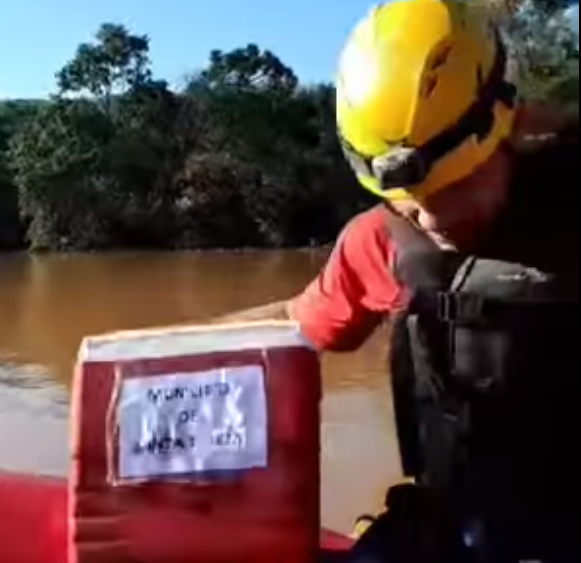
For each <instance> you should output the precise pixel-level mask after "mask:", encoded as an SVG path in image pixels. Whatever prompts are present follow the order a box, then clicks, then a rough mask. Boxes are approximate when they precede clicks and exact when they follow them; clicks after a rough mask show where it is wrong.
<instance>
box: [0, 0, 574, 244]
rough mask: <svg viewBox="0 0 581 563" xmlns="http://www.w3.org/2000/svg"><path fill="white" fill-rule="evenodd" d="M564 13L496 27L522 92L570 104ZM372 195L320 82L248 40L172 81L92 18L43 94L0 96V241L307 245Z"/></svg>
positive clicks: (129, 37)
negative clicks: (516, 64)
mask: <svg viewBox="0 0 581 563" xmlns="http://www.w3.org/2000/svg"><path fill="white" fill-rule="evenodd" d="M563 8H564V6H562V5H560V4H559V3H558V0H550V1H544V2H542V3H537V4H536V5H535V6H534V7H533V8H532V9H529V10H528V11H526V10H525V11H523V12H522V13H520V14H519V16H518V17H513V18H511V20H510V26H509V27H508V28H507V30H508V33H509V36H510V39H511V44H512V47H513V48H514V50H515V52H517V53H518V54H519V59H520V60H521V62H524V63H523V65H522V66H521V69H520V70H521V72H520V76H521V88H522V91H523V92H525V93H526V94H527V95H531V96H533V97H536V98H540V99H550V100H552V101H558V100H562V101H573V102H574V103H575V104H577V105H578V101H579V79H578V73H579V58H578V39H577V36H576V35H575V34H574V33H572V32H571V30H570V26H569V24H567V23H564V22H563V21H560V20H559V21H557V20H555V21H557V23H555V25H552V26H551V25H547V21H548V19H549V16H555V15H556V16H558V18H560V17H561V15H560V14H561V11H562V10H563ZM549 12H550V14H549ZM558 18H557V19H558ZM369 203H370V199H368V196H366V194H365V192H364V190H362V189H359V188H358V186H357V185H356V182H355V180H354V178H353V176H352V174H351V172H350V170H349V169H348V167H347V165H346V163H345V162H344V159H343V157H342V154H341V150H340V148H339V146H338V143H337V139H336V135H335V119H334V90H333V86H332V85H331V84H316V85H308V86H307V85H302V84H300V83H299V80H298V78H297V75H296V74H295V72H294V71H293V69H291V68H290V67H289V66H287V65H286V64H285V63H284V62H283V61H281V60H280V59H279V58H278V57H277V56H276V55H275V54H274V53H272V52H270V51H268V50H263V49H261V48H260V47H259V46H257V45H253V44H250V45H246V46H243V47H241V48H239V49H235V50H232V51H230V52H223V51H220V50H215V51H213V52H212V53H210V56H209V60H208V63H207V66H206V67H205V68H203V69H201V70H199V71H198V72H196V73H195V74H194V75H192V76H191V78H190V79H189V80H188V81H187V84H186V85H185V87H184V88H183V89H182V90H180V91H176V90H172V89H170V88H169V87H168V84H167V83H166V82H165V81H164V80H162V79H160V77H157V76H153V74H152V71H151V68H150V62H149V39H148V37H147V36H144V35H140V34H136V33H133V32H132V31H130V30H128V29H126V28H124V27H123V26H119V25H115V24H104V25H102V26H101V27H100V28H99V30H98V31H97V33H96V36H95V38H94V40H93V41H92V42H91V43H86V44H82V45H80V46H79V47H78V48H77V50H76V53H75V54H74V56H73V58H72V59H71V60H70V62H68V63H67V64H66V65H65V66H64V67H63V68H62V69H60V70H59V71H58V72H57V73H56V82H55V90H54V95H52V96H51V97H50V98H49V99H46V100H11V101H5V102H2V103H1V104H0V248H2V249H14V248H27V249H30V250H68V249H75V250H97V249H112V248H135V247H141V248H144V247H146V248H168V249H169V248H216V247H220V248H235V247H237V248H239V247H249V246H252V247H284V246H305V245H315V244H317V245H318V244H322V243H327V242H330V241H332V240H333V239H334V237H335V236H336V235H337V232H338V231H339V229H340V228H341V226H342V225H343V224H344V222H345V221H346V220H347V219H348V218H349V217H350V216H352V215H353V214H354V213H356V212H357V211H358V210H360V209H362V208H363V207H365V206H366V205H369Z"/></svg>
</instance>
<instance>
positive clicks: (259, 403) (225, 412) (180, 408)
mask: <svg viewBox="0 0 581 563" xmlns="http://www.w3.org/2000/svg"><path fill="white" fill-rule="evenodd" d="M117 422H118V425H119V457H118V460H119V461H118V462H119V478H120V479H135V478H141V479H147V478H163V477H170V476H180V475H182V476H183V475H185V474H192V473H193V474H196V473H206V472H211V471H236V470H242V469H249V468H252V467H265V466H266V463H267V453H268V452H267V407H266V394H265V388H264V371H263V368H262V367H261V366H244V367H242V366H238V367H229V368H223V369H217V370H212V371H204V372H196V373H176V374H169V375H161V376H155V377H135V378H128V379H125V380H123V381H122V384H121V392H120V398H119V403H118V407H117Z"/></svg>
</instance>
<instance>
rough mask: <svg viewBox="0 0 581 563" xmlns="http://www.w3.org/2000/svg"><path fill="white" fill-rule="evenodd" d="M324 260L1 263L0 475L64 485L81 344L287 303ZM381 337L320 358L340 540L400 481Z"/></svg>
mask: <svg viewBox="0 0 581 563" xmlns="http://www.w3.org/2000/svg"><path fill="white" fill-rule="evenodd" d="M326 256H327V251H318V250H314V251H305V252H294V251H284V252H278V251H275V252H273V251H266V252H247V253H227V252H217V253H214V252H208V253H187V252H179V253H143V254H139V253H135V254H134V253H118V254H109V255H68V256H66V255H58V256H36V257H31V256H25V255H19V254H15V255H12V256H0V468H5V469H15V470H22V471H34V472H42V473H50V474H61V475H64V474H65V473H66V470H67V458H68V451H67V448H68V433H69V429H68V387H69V386H70V378H71V373H72V367H73V363H74V360H75V356H76V352H77V349H78V346H79V343H80V341H81V339H82V338H83V337H84V336H85V335H87V334H97V333H102V332H107V331H111V330H118V329H131V328H141V327H147V326H160V325H167V324H175V323H182V322H187V321H190V322H200V321H203V320H204V319H208V318H209V317H212V316H214V315H222V314H225V313H228V312H231V311H233V310H238V309H242V308H245V307H252V306H256V305H260V304H264V303H268V302H271V301H274V300H280V299H285V298H289V297H291V296H292V295H294V294H295V293H296V292H298V291H300V290H301V288H302V287H304V285H305V284H307V283H308V282H309V281H310V280H311V279H313V277H314V276H315V275H316V273H317V271H318V270H319V268H320V267H321V265H322V264H323V262H324V260H325V258H326ZM384 341H385V336H382V334H381V333H378V334H377V335H375V337H374V338H372V339H371V340H370V342H368V343H367V344H366V345H365V346H364V348H363V349H362V350H360V351H358V352H357V353H355V354H346V355H340V356H339V355H334V354H326V355H324V356H323V385H324V400H323V405H322V416H323V426H322V443H323V451H322V512H323V515H322V516H323V521H324V523H325V524H326V525H328V526H331V527H333V528H336V529H339V530H344V531H346V530H348V529H350V527H351V524H352V521H353V518H354V517H355V516H356V515H357V514H359V513H361V512H367V511H369V510H373V508H374V506H376V505H377V503H378V502H379V501H380V500H381V498H382V496H383V491H384V489H385V486H386V484H387V483H389V482H393V481H395V480H397V479H398V478H399V458H398V455H397V445H396V441H395V436H394V431H393V414H392V408H391V400H390V396H389V392H388V385H387V378H386V374H385V360H384V357H385V345H384Z"/></svg>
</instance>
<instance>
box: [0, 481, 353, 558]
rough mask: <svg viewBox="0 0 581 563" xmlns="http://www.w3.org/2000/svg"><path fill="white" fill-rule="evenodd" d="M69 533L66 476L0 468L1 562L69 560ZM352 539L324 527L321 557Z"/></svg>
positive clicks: (338, 553) (337, 554) (341, 550)
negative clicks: (59, 477) (54, 476)
mask: <svg viewBox="0 0 581 563" xmlns="http://www.w3.org/2000/svg"><path fill="white" fill-rule="evenodd" d="M162 533H163V531H160V534H162ZM67 536H68V527H67V484H66V482H65V480H64V479H55V478H51V477H44V476H35V475H20V474H14V473H2V472H0V542H1V547H0V561H1V563H67V562H68V555H67V541H68V540H67ZM352 543H353V540H352V539H351V538H349V537H347V536H344V535H342V534H338V533H335V532H332V531H330V530H322V531H321V561H322V562H324V563H327V561H328V562H329V563H333V562H334V561H341V559H342V558H343V557H344V554H345V553H346V552H347V551H348V550H349V548H350V547H351V545H352ZM112 563H113V562H112ZM114 563H119V562H118V561H115V562H114ZM297 563H302V562H300V561H297Z"/></svg>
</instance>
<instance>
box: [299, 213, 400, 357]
mask: <svg viewBox="0 0 581 563" xmlns="http://www.w3.org/2000/svg"><path fill="white" fill-rule="evenodd" d="M391 262H392V247H391V245H390V242H389V239H388V236H387V228H386V214H385V211H384V209H383V207H382V206H378V207H376V208H373V209H371V210H369V211H367V212H365V213H362V214H360V215H358V216H357V217H355V218H354V219H353V220H351V221H350V222H349V223H348V224H347V226H346V227H345V228H344V230H343V232H342V233H341V235H340V236H339V238H338V240H337V243H336V245H335V248H334V249H333V252H332V253H331V256H330V258H329V260H328V262H327V264H326V265H325V266H324V268H323V270H322V271H321V273H320V274H319V275H318V276H317V278H316V279H315V280H314V281H312V282H311V283H310V284H309V285H308V286H307V288H306V289H305V290H304V291H303V293H302V294H301V295H299V296H298V297H296V298H295V299H294V300H292V301H291V302H290V304H289V313H290V316H291V317H292V318H293V319H295V320H296V321H297V322H299V324H300V325H301V328H302V331H303V332H304V334H305V336H306V337H307V338H308V339H309V340H310V341H311V342H312V343H313V344H314V345H315V346H316V347H317V348H319V349H320V350H334V351H349V350H355V349H357V348H358V347H359V346H360V345H361V344H362V343H363V342H364V341H365V340H366V339H367V338H368V337H369V336H370V335H371V333H372V332H373V330H374V329H375V328H376V327H377V325H378V324H379V322H380V321H381V320H382V318H383V316H384V315H385V314H386V313H389V312H390V311H392V310H394V309H395V308H396V307H398V305H399V303H400V300H401V297H402V289H401V287H400V286H399V284H398V283H397V281H396V280H395V278H394V277H393V275H392V274H391V272H390V270H389V264H390V263H391Z"/></svg>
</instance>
